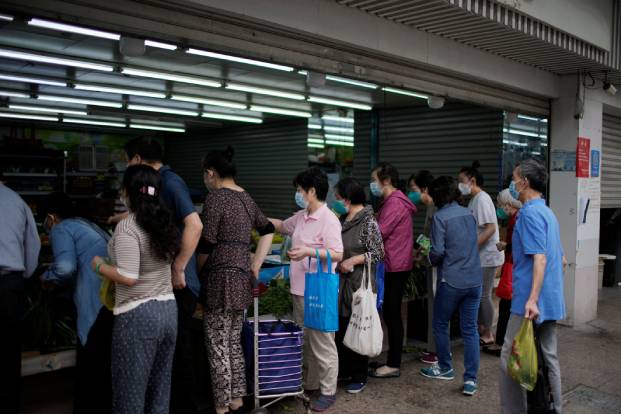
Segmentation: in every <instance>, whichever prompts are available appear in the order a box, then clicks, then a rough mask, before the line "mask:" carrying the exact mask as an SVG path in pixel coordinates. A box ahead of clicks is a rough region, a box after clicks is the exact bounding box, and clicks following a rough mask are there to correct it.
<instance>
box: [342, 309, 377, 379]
mask: <svg viewBox="0 0 621 414" xmlns="http://www.w3.org/2000/svg"><path fill="white" fill-rule="evenodd" d="M350 319H351V317H350V316H341V317H340V318H339V330H338V332H337V333H336V348H337V350H338V353H339V374H338V376H339V377H341V378H344V377H351V382H353V383H366V382H367V373H368V371H369V357H368V356H366V355H360V354H359V353H357V352H354V351H352V350H351V349H349V348H348V347H346V346H345V345H344V344H343V339H344V338H345V333H346V332H347V327H348V326H349V320H350Z"/></svg>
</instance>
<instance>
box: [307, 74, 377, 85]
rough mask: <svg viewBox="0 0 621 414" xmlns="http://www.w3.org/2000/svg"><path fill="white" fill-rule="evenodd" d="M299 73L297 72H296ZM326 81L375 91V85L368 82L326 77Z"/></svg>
mask: <svg viewBox="0 0 621 414" xmlns="http://www.w3.org/2000/svg"><path fill="white" fill-rule="evenodd" d="M298 73H299V72H298ZM326 79H327V80H330V81H333V82H340V83H346V84H348V85H354V86H360V87H362V88H368V89H377V85H376V84H374V83H370V82H363V81H359V80H355V79H348V78H341V77H340V76H332V75H326Z"/></svg>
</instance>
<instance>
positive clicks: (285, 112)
mask: <svg viewBox="0 0 621 414" xmlns="http://www.w3.org/2000/svg"><path fill="white" fill-rule="evenodd" d="M250 110H251V111H257V112H268V113H271V114H278V115H289V116H299V117H302V118H310V117H311V116H312V114H311V113H310V112H304V111H294V110H291V109H282V108H273V107H271V106H259V105H252V106H251V107H250Z"/></svg>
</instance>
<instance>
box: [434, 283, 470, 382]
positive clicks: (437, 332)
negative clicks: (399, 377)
mask: <svg viewBox="0 0 621 414" xmlns="http://www.w3.org/2000/svg"><path fill="white" fill-rule="evenodd" d="M480 301H481V286H477V287H473V288H466V289H457V288H454V287H452V286H451V285H449V284H448V283H446V282H442V283H439V284H438V290H437V292H436V298H435V301H434V307H433V335H434V337H435V340H436V352H437V354H438V364H439V365H440V369H441V370H442V371H448V370H451V369H453V365H452V358H451V338H450V334H449V323H450V321H451V317H452V316H453V313H454V312H455V310H457V309H459V317H460V327H461V336H462V338H463V341H464V368H465V369H466V370H465V373H464V382H465V381H475V382H476V380H477V372H478V371H479V358H480V350H479V331H478V329H477V312H478V310H479V303H480Z"/></svg>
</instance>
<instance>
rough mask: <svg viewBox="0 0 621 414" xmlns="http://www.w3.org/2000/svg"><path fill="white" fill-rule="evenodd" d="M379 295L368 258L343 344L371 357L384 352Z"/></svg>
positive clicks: (355, 293)
mask: <svg viewBox="0 0 621 414" xmlns="http://www.w3.org/2000/svg"><path fill="white" fill-rule="evenodd" d="M376 302H377V295H376V294H375V293H373V287H372V285H371V259H370V258H369V257H367V258H366V263H365V265H364V268H363V271H362V281H361V283H360V288H358V290H357V291H356V292H354V297H353V300H352V304H351V318H350V320H349V326H347V331H346V332H345V337H344V339H343V344H344V345H345V346H346V347H348V348H349V349H351V350H352V351H354V352H356V353H358V354H360V355H366V356H369V357H375V356H378V355H379V354H380V353H381V352H382V344H383V340H384V333H383V331H382V325H381V322H380V317H379V313H378V312H377V308H376Z"/></svg>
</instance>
